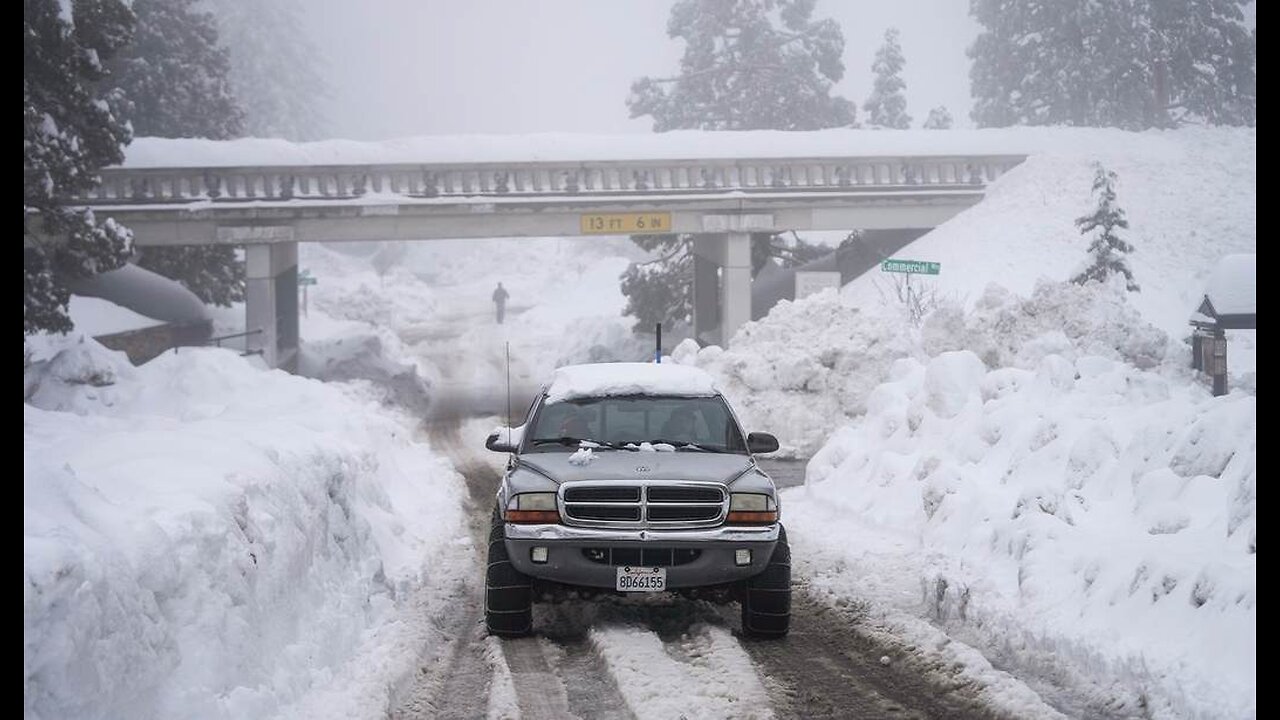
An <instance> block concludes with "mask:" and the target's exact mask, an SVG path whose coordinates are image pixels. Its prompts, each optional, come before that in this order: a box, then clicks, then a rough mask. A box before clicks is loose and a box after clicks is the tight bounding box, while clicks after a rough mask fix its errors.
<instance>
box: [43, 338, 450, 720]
mask: <svg viewBox="0 0 1280 720" xmlns="http://www.w3.org/2000/svg"><path fill="white" fill-rule="evenodd" d="M37 345H38V348H37V349H38V352H39V353H41V354H42V355H43V357H41V358H39V359H37V361H36V362H35V363H34V364H32V365H31V366H30V367H29V368H28V371H27V374H26V382H25V385H26V395H27V398H28V404H25V405H24V406H23V575H24V585H23V586H24V595H23V700H24V715H25V716H26V717H45V718H55V717H84V718H118V717H130V718H179V717H200V718H220V717H226V718H258V717H269V716H275V715H277V714H279V713H281V712H285V714H287V708H288V707H289V706H290V705H291V704H292V703H294V702H297V701H300V700H302V699H304V698H305V697H306V696H307V695H308V693H312V692H321V691H324V690H325V689H326V688H328V687H330V686H331V685H332V684H333V683H334V682H335V679H336V678H344V679H345V680H344V691H343V697H342V698H339V699H340V700H345V701H346V702H347V703H349V704H344V703H342V702H337V701H336V700H335V702H332V703H328V704H327V705H326V707H327V708H328V711H327V712H325V713H322V715H324V716H334V717H337V716H343V715H349V714H350V713H351V712H353V711H354V709H355V708H364V711H365V712H369V710H368V708H370V707H372V708H374V709H375V710H376V708H377V707H379V706H380V702H379V700H378V698H379V695H381V697H382V698H383V701H385V697H386V692H387V687H386V685H385V682H386V678H387V677H395V676H396V675H397V674H400V673H404V672H407V671H408V670H409V669H410V668H411V667H412V664H413V662H414V661H415V660H416V658H417V654H418V653H419V652H421V651H422V648H421V647H420V646H416V645H414V644H413V643H396V642H391V641H389V640H387V639H386V638H383V639H382V640H381V641H378V642H374V641H373V640H372V637H373V636H374V635H377V634H378V628H379V627H380V626H383V625H386V624H387V623H388V622H394V621H395V620H396V618H397V617H398V613H399V612H400V611H401V610H402V608H403V606H404V604H405V603H407V602H414V603H415V608H414V609H415V610H416V611H419V612H421V611H423V609H424V608H422V607H421V606H416V601H412V600H411V598H414V597H416V596H417V595H418V594H419V593H420V591H422V590H423V589H424V588H425V587H428V586H429V584H430V583H438V582H439V579H440V576H441V573H442V572H443V571H444V568H443V566H442V563H444V562H445V561H444V560H443V558H444V557H445V556H446V555H447V554H446V553H441V552H440V551H439V548H441V547H443V546H444V545H446V544H447V543H448V542H449V541H451V540H452V539H453V538H455V537H456V536H458V535H460V534H462V533H463V532H464V530H463V528H462V517H461V506H462V490H461V483H460V481H459V479H458V478H457V476H456V475H455V474H454V473H453V472H452V470H451V468H450V467H449V466H448V465H447V463H446V462H444V461H443V460H441V459H440V458H438V457H437V456H436V455H435V454H433V453H432V452H431V450H430V449H429V448H427V447H426V446H425V445H422V444H419V443H415V442H413V441H412V439H411V432H410V431H409V429H407V428H406V426H405V425H403V424H402V422H400V421H399V420H398V419H396V418H394V417H392V416H391V415H389V414H388V413H387V412H386V411H382V410H380V409H378V408H377V406H373V405H368V404H365V403H362V402H358V401H356V400H354V399H352V397H350V396H349V395H347V394H344V393H343V392H342V391H341V390H340V389H339V388H337V387H334V386H327V385H324V384H321V383H318V382H315V381H311V380H306V379H302V378H298V377H294V376H290V375H287V374H284V373H280V372H265V371H262V370H259V369H255V368H254V367H252V366H251V364H250V362H249V361H246V360H245V359H244V358H241V357H239V356H238V354H236V353H234V352H230V351H226V350H216V349H191V350H184V351H182V352H181V353H178V354H176V355H175V354H166V355H163V356H161V357H159V358H156V359H155V360H153V361H152V362H150V363H148V364H146V365H144V366H141V367H138V368H133V367H131V366H129V364H128V363H127V362H126V361H125V360H124V358H123V356H122V355H120V354H117V353H111V352H108V351H106V350H104V349H103V348H101V347H100V346H98V345H97V344H95V343H93V341H91V340H79V339H77V338H74V337H73V338H65V339H56V338H44V339H42V342H41V343H37ZM401 627H402V630H407V628H405V627H404V626H403V625H401ZM418 640H420V641H421V640H422V638H418ZM370 643H373V645H370ZM356 657H359V661H358V662H356V661H355V660H354V659H353V658H356ZM353 663H354V665H353ZM366 667H376V668H378V672H373V673H369V672H366V671H365V670H364V668H366ZM373 676H376V678H374V679H370V678H372V677H373ZM366 681H367V682H366ZM307 714H310V715H312V716H314V713H311V712H308V713H307Z"/></svg>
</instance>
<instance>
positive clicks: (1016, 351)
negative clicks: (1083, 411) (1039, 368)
mask: <svg viewBox="0 0 1280 720" xmlns="http://www.w3.org/2000/svg"><path fill="white" fill-rule="evenodd" d="M1131 299H1132V296H1131V295H1129V294H1126V293H1125V292H1124V290H1123V286H1122V285H1120V286H1107V287H1099V286H1096V285H1095V286H1090V287H1084V286H1081V285H1076V284H1074V283H1066V282H1044V281H1042V282H1040V283H1037V284H1036V287H1035V290H1034V291H1033V292H1032V293H1031V296H1030V297H1027V298H1021V297H1018V296H1016V295H1014V294H1013V293H1011V292H1009V291H1008V290H1006V289H1005V288H1004V287H1002V286H1000V285H989V286H987V288H986V290H985V291H984V292H983V293H982V295H981V296H979V297H978V299H977V301H976V302H975V303H974V305H973V308H972V310H971V311H970V312H968V313H964V312H962V311H961V310H960V308H959V307H958V306H956V305H944V306H942V307H941V308H939V309H938V310H937V311H935V312H934V313H932V314H930V315H929V316H928V317H926V318H925V321H924V323H923V325H922V327H921V329H920V339H921V345H922V349H923V351H924V356H925V357H933V356H935V355H937V354H939V353H941V352H945V351H947V350H964V349H967V350H972V351H974V352H975V353H977V354H978V355H979V357H981V358H982V360H983V362H984V363H985V364H986V365H987V367H991V368H996V367H1006V366H1012V367H1024V368H1034V367H1035V365H1036V364H1037V363H1038V361H1039V360H1040V358H1042V357H1044V356H1045V355H1047V354H1059V355H1063V356H1064V357H1067V358H1069V359H1075V358H1076V357H1079V356H1081V355H1101V356H1103V357H1108V358H1111V359H1114V360H1121V361H1124V362H1127V363H1129V364H1131V365H1135V366H1137V367H1140V368H1150V367H1154V366H1156V365H1159V364H1160V363H1161V362H1163V361H1164V360H1165V359H1166V358H1172V357H1174V356H1175V355H1176V354H1177V346H1176V345H1172V344H1171V342H1170V339H1169V337H1168V335H1166V334H1165V333H1164V332H1163V331H1161V330H1160V329H1158V328H1156V327H1154V326H1152V325H1150V324H1148V323H1146V322H1145V321H1144V320H1143V319H1142V317H1140V316H1139V314H1138V312H1137V310H1136V309H1134V307H1133V305H1131V304H1130V300H1131Z"/></svg>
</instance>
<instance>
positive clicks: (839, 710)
mask: <svg viewBox="0 0 1280 720" xmlns="http://www.w3.org/2000/svg"><path fill="white" fill-rule="evenodd" d="M743 647H744V648H745V652H746V653H747V654H748V655H750V657H751V659H752V661H753V662H754V663H755V664H756V666H757V667H758V668H759V669H760V671H761V673H762V674H763V675H764V676H765V677H766V678H767V680H766V685H767V687H768V689H769V695H770V697H771V699H772V703H773V707H774V709H775V711H776V713H777V716H778V717H779V718H805V719H806V720H807V719H808V718H847V717H861V718H903V719H904V720H906V719H909V718H920V719H923V718H946V719H947V720H951V719H953V718H954V719H958V720H965V719H973V720H978V719H981V720H994V719H996V718H1003V717H1006V716H1005V715H1004V714H1003V713H1000V712H997V711H995V710H993V709H992V708H990V707H989V706H987V705H985V704H984V703H982V702H981V701H979V700H978V699H976V697H975V695H976V694H977V690H978V689H977V688H975V687H973V686H972V683H969V682H966V681H964V680H962V679H955V680H954V681H951V682H948V681H947V680H946V679H945V678H946V677H947V673H945V672H937V671H938V670H939V669H938V668H930V667H925V666H926V665H927V664H928V663H927V661H925V660H923V659H921V658H916V657H914V656H913V655H911V654H910V653H907V654H904V651H909V650H911V648H903V647H895V646H889V645H886V644H884V643H883V642H881V641H880V640H878V639H876V638H874V637H872V636H871V635H870V634H868V633H864V632H861V631H859V629H858V623H857V618H855V617H850V616H848V615H847V614H846V613H842V612H840V611H838V610H836V609H834V608H831V607H829V606H827V605H824V604H822V603H819V602H817V601H815V600H813V599H812V598H811V597H809V595H808V594H807V592H805V590H804V588H803V586H801V585H796V586H795V587H794V590H793V595H792V600H791V633H790V634H789V635H788V636H787V637H785V638H782V639H779V640H756V641H745V642H744V643H743ZM883 657H889V658H890V659H891V662H890V663H888V664H883V663H882V662H881V658H883ZM952 677H953V678H954V676H952Z"/></svg>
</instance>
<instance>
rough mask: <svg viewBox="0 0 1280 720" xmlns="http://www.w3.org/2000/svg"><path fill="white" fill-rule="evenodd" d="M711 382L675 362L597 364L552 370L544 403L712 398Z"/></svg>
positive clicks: (704, 374)
mask: <svg viewBox="0 0 1280 720" xmlns="http://www.w3.org/2000/svg"><path fill="white" fill-rule="evenodd" d="M715 394H716V386H715V380H713V379H712V377H711V376H710V375H708V374H707V373H706V372H705V371H703V370H699V369H698V368H695V367H690V366H688V365H677V364H675V363H664V364H661V365H659V364H656V363H597V364H593V365H569V366H567V367H562V368H559V369H557V370H556V372H555V375H554V376H553V377H552V380H551V384H550V385H549V386H548V387H547V401H548V402H560V401H562V400H573V399H576V398H586V397H604V396H609V395H683V396H707V395H715Z"/></svg>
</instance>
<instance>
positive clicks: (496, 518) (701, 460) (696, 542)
mask: <svg viewBox="0 0 1280 720" xmlns="http://www.w3.org/2000/svg"><path fill="white" fill-rule="evenodd" d="M485 444H486V447H488V448H489V449H490V450H493V451H497V452H504V453H509V457H508V462H507V466H506V471H505V473H504V474H503V477H502V481H501V483H500V485H499V488H498V492H497V498H496V504H495V507H494V512H493V520H492V526H491V528H490V534H489V547H488V566H487V568H486V572H485V605H484V609H485V623H486V626H487V628H488V631H489V632H490V633H491V634H494V635H500V636H518V635H525V634H528V633H530V632H532V630H533V615H532V606H533V603H534V602H535V601H539V600H545V599H556V598H557V597H560V596H563V595H564V594H565V593H566V591H568V592H572V593H573V594H574V595H576V596H579V597H581V596H584V595H585V596H591V595H597V594H601V593H619V594H630V593H661V592H674V593H681V594H685V595H690V596H694V597H701V598H708V599H713V600H721V601H725V600H727V601H737V602H739V603H740V604H741V609H742V631H743V633H744V634H745V635H748V636H756V637H781V636H784V635H786V633H787V630H788V628H789V625H790V611H791V555H790V549H789V547H788V545H787V535H786V530H785V529H784V528H783V526H782V524H781V522H780V518H781V508H780V506H779V502H778V494H777V490H776V488H775V487H774V484H773V481H772V480H771V479H770V478H769V476H768V475H767V474H766V473H765V472H764V471H762V470H761V469H760V467H759V466H758V465H757V464H756V462H755V454H756V453H768V452H773V451H775V450H777V449H778V441H777V439H776V438H775V437H774V436H772V435H770V434H768V433H762V432H753V433H749V434H748V433H744V432H743V431H742V429H741V427H740V426H739V424H738V420H737V418H736V417H735V416H734V414H733V410H732V409H731V408H730V407H729V404H728V403H727V402H726V401H725V398H724V397H723V396H722V395H721V393H720V392H719V391H718V390H717V389H716V386H715V383H714V381H713V379H712V377H711V376H710V375H708V374H707V373H705V372H704V371H702V370H699V369H697V368H694V367H690V366H682V365H677V364H656V363H655V364H649V363H601V364H594V365H576V366H570V367H564V368H560V369H558V370H556V371H555V374H554V377H553V378H552V380H551V382H550V383H549V384H548V385H546V386H545V387H544V388H543V389H542V390H541V392H540V393H539V394H538V396H537V397H536V398H535V399H534V401H533V403H532V405H531V406H530V408H529V412H528V415H527V417H526V418H525V421H524V423H523V424H522V425H520V426H518V427H514V428H509V427H501V428H497V429H495V430H494V432H493V433H492V434H490V435H489V437H488V439H487V441H486V443H485Z"/></svg>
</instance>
